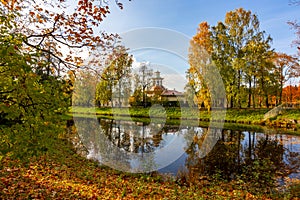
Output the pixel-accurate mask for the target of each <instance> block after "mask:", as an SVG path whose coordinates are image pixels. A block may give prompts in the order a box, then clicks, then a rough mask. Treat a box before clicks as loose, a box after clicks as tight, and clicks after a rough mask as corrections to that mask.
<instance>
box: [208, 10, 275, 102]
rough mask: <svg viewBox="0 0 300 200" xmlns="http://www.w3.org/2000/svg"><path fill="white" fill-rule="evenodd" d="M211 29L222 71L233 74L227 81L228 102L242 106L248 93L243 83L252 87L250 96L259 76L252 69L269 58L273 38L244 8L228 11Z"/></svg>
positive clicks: (215, 54) (255, 17)
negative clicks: (253, 84) (243, 99)
mask: <svg viewBox="0 0 300 200" xmlns="http://www.w3.org/2000/svg"><path fill="white" fill-rule="evenodd" d="M212 30H213V31H212V32H213V40H214V41H216V42H215V45H214V51H213V54H214V55H213V57H214V58H215V60H216V63H217V64H218V66H219V69H220V71H221V73H222V71H224V70H225V71H226V72H227V73H230V74H229V77H228V79H229V80H226V81H225V85H226V91H227V92H228V94H230V96H229V97H230V101H229V102H230V104H231V106H234V105H235V106H236V107H241V106H242V104H241V100H242V96H243V93H244V92H245V91H243V89H244V87H243V85H248V86H249V90H248V92H249V96H251V91H252V90H251V87H250V84H251V86H252V82H253V81H254V79H255V78H256V76H255V75H254V74H253V68H257V67H263V63H264V61H265V60H266V59H268V56H269V54H270V51H271V49H270V44H269V43H270V42H271V38H270V37H269V36H265V33H264V32H263V31H261V30H260V28H259V20H258V18H257V16H256V15H255V14H252V13H251V11H246V10H244V9H242V8H239V9H236V10H234V11H230V12H228V13H227V14H226V17H225V21H224V23H222V22H219V23H218V25H217V26H216V27H213V28H212ZM255 51H257V52H255ZM258 55H260V56H258ZM245 79H246V80H247V82H248V83H247V82H246V83H245ZM249 99H251V97H250V98H249ZM248 101H249V100H248ZM248 105H250V104H249V103H248Z"/></svg>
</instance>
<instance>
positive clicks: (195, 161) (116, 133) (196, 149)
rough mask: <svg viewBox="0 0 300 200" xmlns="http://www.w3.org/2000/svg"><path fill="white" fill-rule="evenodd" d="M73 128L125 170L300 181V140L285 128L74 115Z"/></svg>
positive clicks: (94, 151) (95, 155) (101, 157)
mask: <svg viewBox="0 0 300 200" xmlns="http://www.w3.org/2000/svg"><path fill="white" fill-rule="evenodd" d="M73 127H74V128H76V131H77V134H78V139H79V141H80V144H82V146H83V147H84V148H85V150H86V156H87V157H88V158H91V159H94V160H97V161H99V163H100V164H104V165H107V166H109V167H112V168H115V169H117V170H121V171H126V172H151V171H158V172H159V173H167V174H171V175H174V176H178V175H181V176H182V175H183V174H184V175H185V176H189V177H191V176H197V177H210V176H215V175H218V176H220V177H222V178H223V179H226V180H231V179H235V178H236V177H241V176H245V177H246V176H248V177H250V178H251V177H252V176H256V177H258V178H259V179H261V178H263V177H266V176H268V174H269V175H276V177H277V178H278V180H280V177H282V180H283V177H290V178H296V179H300V136H296V135H289V134H286V133H284V131H282V130H270V129H264V130H259V131H257V130H256V131H253V130H251V128H250V129H249V128H244V130H240V129H236V128H232V129H229V128H220V127H218V126H216V127H215V126H207V127H205V126H203V127H200V126H198V125H197V126H196V125H195V124H188V123H187V124H184V123H181V124H180V125H176V124H175V125H169V124H164V123H160V121H159V120H157V121H156V122H155V123H146V122H134V121H131V120H130V121H126V120H113V119H104V118H97V119H92V118H84V117H74V125H73ZM77 144H78V143H77Z"/></svg>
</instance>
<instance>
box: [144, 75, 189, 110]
mask: <svg viewBox="0 0 300 200" xmlns="http://www.w3.org/2000/svg"><path fill="white" fill-rule="evenodd" d="M162 81H163V78H162V77H161V76H160V72H159V71H156V72H154V77H153V78H152V87H150V89H148V90H147V91H146V93H147V97H149V98H151V100H152V101H154V102H157V103H159V102H160V103H163V104H164V105H167V106H179V102H185V98H184V93H183V92H179V91H177V90H176V89H175V88H174V89H173V90H169V89H167V88H166V87H164V86H163V83H162Z"/></svg>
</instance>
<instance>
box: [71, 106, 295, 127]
mask: <svg viewBox="0 0 300 200" xmlns="http://www.w3.org/2000/svg"><path fill="white" fill-rule="evenodd" d="M269 110H270V109H265V108H262V109H227V110H226V117H225V120H226V122H232V123H246V124H261V122H262V121H263V118H264V114H265V113H267V112H268V111H269ZM71 112H74V113H77V114H97V115H111V116H131V117H136V118H149V108H113V109H112V108H83V107H73V108H72V109H71ZM214 112H215V115H216V116H217V115H218V112H219V111H218V110H216V111H214ZM214 112H213V113H214ZM211 113H212V112H208V111H204V110H201V111H199V110H195V109H192V110H190V109H188V108H182V109H180V108H172V107H171V108H165V109H164V108H158V109H150V116H151V117H165V118H167V119H181V117H183V118H184V119H194V118H199V119H200V120H202V121H206V120H209V119H211ZM271 120H277V121H288V120H293V121H295V120H296V121H299V120H300V109H290V110H285V111H284V112H283V113H282V114H281V115H279V116H277V117H276V118H275V119H271Z"/></svg>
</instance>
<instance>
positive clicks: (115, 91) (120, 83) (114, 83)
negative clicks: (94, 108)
mask: <svg viewBox="0 0 300 200" xmlns="http://www.w3.org/2000/svg"><path fill="white" fill-rule="evenodd" d="M132 62H133V60H132V56H131V55H129V54H128V52H126V49H125V48H124V47H122V46H121V47H119V48H116V49H114V51H113V52H112V53H111V54H110V56H109V57H108V59H107V62H106V64H107V67H106V68H105V69H104V70H103V71H102V72H101V75H100V78H101V80H100V82H99V84H98V85H97V91H96V101H99V102H103V103H107V102H108V101H109V102H111V103H112V106H113V101H112V100H113V98H114V97H116V98H117V99H118V105H119V106H121V104H122V103H121V99H124V97H126V98H127V99H128V98H129V95H128V93H129V92H130V91H129V89H128V88H130V86H128V84H127V82H128V81H129V76H130V73H131V65H132ZM129 85H130V84H129ZM126 86H127V87H126Z"/></svg>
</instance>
